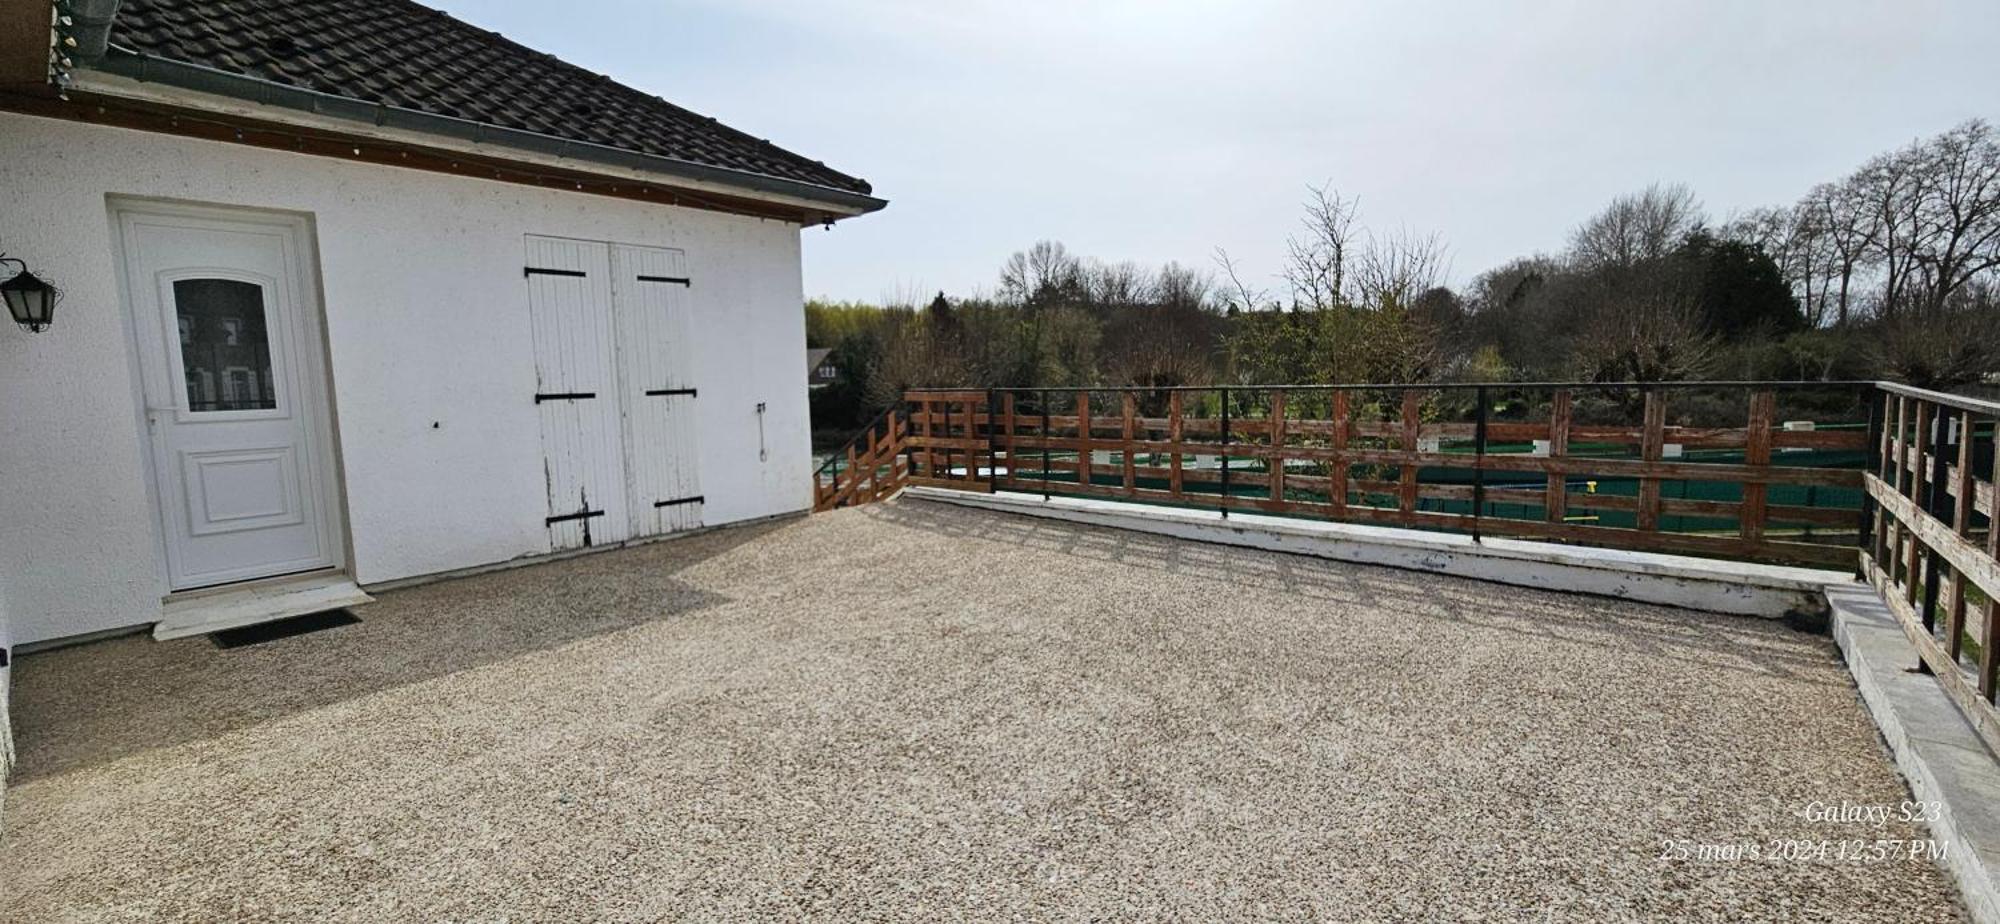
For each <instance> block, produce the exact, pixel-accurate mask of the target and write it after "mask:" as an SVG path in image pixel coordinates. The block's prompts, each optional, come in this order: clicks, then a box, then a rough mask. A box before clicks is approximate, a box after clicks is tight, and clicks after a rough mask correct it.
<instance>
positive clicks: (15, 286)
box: [0, 253, 62, 333]
mask: <svg viewBox="0 0 2000 924" xmlns="http://www.w3.org/2000/svg"><path fill="white" fill-rule="evenodd" d="M5 263H12V264H14V265H15V266H18V267H20V268H21V271H20V272H18V273H15V274H14V275H13V276H12V277H10V278H8V279H7V281H5V282H0V299H5V300H6V302H7V313H8V314H10V315H13V316H14V323H16V324H19V325H21V326H22V327H25V328H27V329H28V331H29V332H31V333H40V332H42V331H45V330H48V329H49V320H50V319H51V318H53V317H55V313H56V303H57V302H59V301H62V290H61V289H58V288H56V287H55V286H52V285H49V284H48V283H46V282H43V281H42V280H41V279H39V278H37V277H36V276H35V274H34V273H30V272H28V264H27V263H25V262H23V261H22V260H20V259H19V258H17V257H10V256H7V255H6V254H4V253H0V264H5Z"/></svg>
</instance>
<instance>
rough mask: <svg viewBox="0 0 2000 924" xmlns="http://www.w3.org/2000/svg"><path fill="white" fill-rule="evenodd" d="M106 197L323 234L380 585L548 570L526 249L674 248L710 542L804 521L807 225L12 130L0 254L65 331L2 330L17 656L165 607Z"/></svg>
mask: <svg viewBox="0 0 2000 924" xmlns="http://www.w3.org/2000/svg"><path fill="white" fill-rule="evenodd" d="M107 196H125V197H150V198H160V199H172V200H183V201H191V202H199V203H207V204H214V205H226V206H240V207H249V208H258V209H273V210H283V211H289V212H294V213H299V214H305V215H309V216H311V219H312V221H313V224H314V227H315V230H316V234H317V237H318V244H319V254H318V258H319V268H320V278H321V280H322V285H323V289H324V293H323V296H324V299H323V300H324V304H325V310H326V315H327V317H326V327H327V333H328V348H329V353H330V355H331V360H332V362H331V367H332V369H331V372H332V379H333V396H334V411H335V416H336V423H337V432H338V435H339V449H340V453H341V462H342V467H343V469H344V476H345V484H346V503H347V509H348V523H349V528H350V530H351V533H352V542H353V551H352V555H351V567H352V569H353V571H354V576H355V578H356V579H357V580H359V581H360V582H362V583H364V584H371V583H377V582H382V581H390V580H395V579H400V578H406V577H410V576H413V575H422V574H429V573H434V572H442V571H449V570H454V569H460V568H467V567H472V566H477V565H482V564H488V563H492V562H498V561H504V560H508V559H512V558H516V557H520V556H526V555H533V554H536V553H540V552H545V551H547V550H548V548H549V544H548V539H547V531H546V529H545V528H544V526H543V523H542V518H543V517H544V516H545V515H546V509H547V499H546V497H545V496H544V486H543V480H542V449H541V444H540V438H539V430H538V427H537V423H536V416H535V407H534V404H533V403H532V401H531V400H530V398H531V396H532V394H533V392H534V386H535V372H534V366H533V356H532V351H531V341H530V329H529V325H528V315H527V287H526V285H525V283H524V281H523V279H522V275H521V269H522V266H523V260H524V254H523V239H524V236H525V235H528V234H542V235H555V236H564V237H574V238H581V239H586V240H598V241H612V242H621V243H633V244H644V245H651V246H659V247H676V248H682V249H684V250H685V251H686V252H687V259H688V265H689V268H690V273H691V275H692V276H693V277H694V285H693V287H692V288H691V290H690V292H691V295H692V297H693V299H694V305H695V337H696V342H697V347H696V349H695V355H696V357H697V358H696V370H695V371H696V376H697V384H698V387H699V388H700V390H701V396H700V398H699V399H698V409H699V414H700V443H701V447H700V460H701V462H700V464H701V480H702V487H703V493H704V494H705V495H706V496H707V503H706V504H705V510H704V515H705V521H706V522H707V523H710V524H719V523H727V522H732V521H737V520H744V519H750V518H755V517H761V516H769V515H773V514H778V513H784V512H788V511H796V510H801V509H805V508H806V507H808V506H810V503H811V490H810V483H811V478H810V473H811V454H810V446H809V433H808V427H809V424H808V417H807V407H806V383H805V361H804V353H805V328H804V318H803V312H802V310H801V302H802V295H801V291H800V280H799V238H798V230H799V229H798V228H797V226H795V225H792V224H788V223H785V222H779V221H769V220H760V219H754V218H744V217H739V216H731V215H724V214H720V213H715V212H707V211H699V210H692V209H678V208H671V207H666V206H654V205H647V204H644V203H638V202H627V201H624V200H618V199H610V198H606V197H601V196H587V195H582V194H578V193H574V192H563V191H557V190H545V189H537V188H533V187H527V186H521V185H515V184H505V183H498V182H489V181H483V180H474V179H464V178H458V177H450V176H443V175H439V174H432V173H423V172H419V171H414V170H401V169H396V168H393V167H381V166H372V165H366V164H358V163H346V162H342V161H339V160H335V159H329V158H316V157H304V156H299V155H294V154H288V153H284V152H278V151H267V150H260V149H255V148H249V147H244V146H241V145H228V144H218V143H212V142H205V141H198V140H189V139H181V138H173V137H167V136H162V135H156V134H148V133H142V132H136V131H128V130H123V129H115V128H105V127H99V126H90V125H82V124H76V123H71V122H63V121H56V120H49V119H40V118H34V117H29V116H21V115H13V114H0V218H4V219H5V220H4V222H0V234H3V235H4V236H5V238H4V242H3V243H4V245H5V249H6V251H7V252H8V253H9V254H11V255H15V256H19V257H21V258H23V259H25V260H27V261H28V262H29V263H30V264H31V265H32V266H33V267H34V269H35V271H36V272H37V273H38V274H41V275H43V276H44V277H46V278H48V279H50V280H51V281H53V282H55V283H56V284H57V285H60V286H62V287H63V289H64V290H65V292H66V298H65V299H64V300H63V302H62V305H61V306H60V308H59V309H58V311H57V314H56V323H55V325H54V327H53V328H52V329H51V330H49V331H46V332H44V333H40V334H34V335H30V334H28V333H26V332H24V331H21V330H19V329H18V328H15V327H13V326H12V325H7V326H5V327H4V328H3V329H0V396H4V397H0V472H4V473H5V477H6V483H7V489H6V490H5V491H3V492H0V606H4V607H5V608H6V609H7V610H8V611H9V612H11V613H12V614H13V617H14V639H15V641H16V642H33V641H37V640H44V639H50V638H58V637H64V636H71V635H78V634H82V633H87V632H94V631H101V630H106V629H112V628H117V627H122V626H129V625H135V624H141V623H146V622H150V621H152V620H153V619H155V618H157V614H158V610H159V605H160V597H161V596H162V595H163V594H164V593H165V591H166V587H165V582H164V579H163V577H162V574H161V568H160V565H159V552H158V548H159V546H158V541H159V540H158V537H157V536H156V533H157V528H156V527H155V525H154V519H155V518H154V515H153V511H152V508H151V501H150V500H149V493H148V487H147V476H146V468H145V462H144V458H145V452H146V449H145V445H144V443H143V442H142V435H143V423H142V422H141V418H140V414H139V398H138V393H137V389H136V386H135V384H134V383H135V375H134V372H133V355H132V354H133V348H132V346H131V343H130V335H129V334H128V333H127V320H126V309H125V308H124V306H123V305H122V304H121V303H120V297H119V290H118V285H117V277H116V273H117V272H118V268H117V267H116V266H115V265H114V261H113V256H112V253H113V248H112V236H113V229H112V225H111V220H110V217H109V213H108V207H107V202H106V197H107ZM759 402H762V403H764V404H766V406H767V408H768V411H767V415H766V428H767V437H768V439H769V442H770V456H769V458H768V460H764V461H760V460H759V458H758V452H757V448H758V433H757V415H756V406H757V404H758V403H759Z"/></svg>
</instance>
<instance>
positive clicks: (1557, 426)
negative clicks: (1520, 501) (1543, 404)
mask: <svg viewBox="0 0 2000 924" xmlns="http://www.w3.org/2000/svg"><path fill="white" fill-rule="evenodd" d="M1570 413H1571V412H1570V392H1569V390H1568V389H1563V390H1561V391H1558V392H1556V394H1555V400H1554V401H1553V402H1552V403H1551V404H1550V406H1549V459H1550V460H1551V461H1552V462H1553V460H1557V459H1561V458H1563V457H1564V456H1567V455H1569V420H1570ZM1542 513H1543V518H1544V519H1546V520H1548V522H1550V523H1556V524H1560V523H1562V522H1563V521H1564V519H1565V518H1566V517H1568V515H1569V476H1568V475H1566V474H1564V473H1563V471H1562V467H1561V464H1560V463H1555V464H1554V470H1553V471H1550V472H1549V484H1548V490H1546V491H1545V492H1543V497H1542Z"/></svg>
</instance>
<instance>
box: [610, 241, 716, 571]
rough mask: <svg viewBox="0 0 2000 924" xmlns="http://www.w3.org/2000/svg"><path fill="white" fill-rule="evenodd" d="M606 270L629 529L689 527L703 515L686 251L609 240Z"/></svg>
mask: <svg viewBox="0 0 2000 924" xmlns="http://www.w3.org/2000/svg"><path fill="white" fill-rule="evenodd" d="M611 272H612V296H613V304H614V306H615V313H616V315H617V319H618V354H619V369H620V373H621V376H622V378H623V381H624V386H623V393H622V399H623V401H624V406H625V447H626V469H627V473H628V474H627V479H628V480H627V487H628V491H629V495H630V498H631V511H632V523H633V528H634V532H635V533H636V534H637V535H656V534H659V533H670V532H677V531H679V530H684V529H692V528H694V527H697V526H700V525H701V516H702V493H701V472H700V466H699V462H698V459H699V457H698V456H697V454H696V434H697V427H696V408H697V407H698V406H699V402H700V401H701V400H702V397H701V392H700V387H699V384H698V383H697V382H696V381H695V380H694V373H693V369H694V342H693V332H694V323H693V316H692V312H693V310H694V298H693V294H692V291H691V290H692V286H693V285H694V280H691V279H689V278H688V270H687V258H686V255H685V254H684V253H682V252H681V251H679V250H668V249H663V248H658V247H633V246H627V245H622V244H614V245H612V246H611Z"/></svg>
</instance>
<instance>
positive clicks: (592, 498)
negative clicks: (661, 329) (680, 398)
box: [521, 235, 632, 549]
mask: <svg viewBox="0 0 2000 924" xmlns="http://www.w3.org/2000/svg"><path fill="white" fill-rule="evenodd" d="M527 243H528V247H527V251H528V252H527V266H526V267H525V272H524V275H525V276H526V278H527V282H528V313H529V316H530V318H531V320H532V323H533V326H534V338H535V390H534V392H533V393H532V394H528V395H522V396H521V397H522V399H523V400H530V399H532V400H533V401H534V402H535V406H536V409H537V410H538V411H539V413H540V417H541V426H542V456H543V476H544V478H545V480H546V481H547V483H548V494H549V512H548V518H547V522H548V528H549V543H550V546H551V547H552V548H555V549H570V548H578V547H581V546H588V545H602V544H606V543H613V542H621V541H623V540H625V539H626V538H627V537H629V536H630V535H631V534H632V533H631V523H630V516H629V510H628V507H627V504H626V494H625V471H624V452H623V445H622V443H623V440H622V438H621V436H622V434H621V428H620V426H619V411H618V397H619V396H618V391H619V383H618V372H617V370H618V366H617V358H616V353H615V349H614V347H613V339H614V334H613V329H612V328H613V325H612V310H611V261H610V255H609V248H608V247H607V245H604V244H600V243H594V242H588V241H571V240H564V239H561V238H549V237H535V236H532V235H531V236H529V237H528V242H527Z"/></svg>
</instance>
